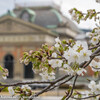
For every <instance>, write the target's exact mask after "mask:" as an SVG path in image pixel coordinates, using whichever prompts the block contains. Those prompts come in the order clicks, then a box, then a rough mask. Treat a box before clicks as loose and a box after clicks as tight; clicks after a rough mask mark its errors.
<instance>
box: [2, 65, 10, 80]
mask: <svg viewBox="0 0 100 100" xmlns="http://www.w3.org/2000/svg"><path fill="white" fill-rule="evenodd" d="M0 73H1V76H2V78H3V79H4V80H5V79H7V76H8V70H7V69H6V68H3V67H1V66H0Z"/></svg>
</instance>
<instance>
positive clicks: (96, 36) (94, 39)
mask: <svg viewBox="0 0 100 100" xmlns="http://www.w3.org/2000/svg"><path fill="white" fill-rule="evenodd" d="M86 36H87V37H89V38H90V39H91V41H90V42H91V44H92V45H97V44H99V43H100V29H99V28H97V29H94V31H93V32H87V33H86Z"/></svg>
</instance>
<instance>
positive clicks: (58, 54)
mask: <svg viewBox="0 0 100 100" xmlns="http://www.w3.org/2000/svg"><path fill="white" fill-rule="evenodd" d="M97 2H99V3H100V0H97ZM69 12H70V14H71V15H72V18H73V19H74V20H75V21H76V22H77V23H80V22H81V20H84V21H86V20H87V19H90V20H91V19H94V21H97V20H98V23H97V24H96V27H95V28H94V29H93V30H92V32H88V33H86V36H87V37H88V38H89V39H90V41H89V42H88V43H87V42H86V41H79V40H78V41H75V40H72V39H68V40H62V41H61V40H60V39H59V37H57V38H56V39H55V44H54V45H53V46H52V47H51V48H50V47H49V46H48V45H47V44H44V45H42V48H41V49H39V50H38V51H33V50H30V51H29V52H24V54H23V57H22V58H21V59H20V61H21V63H24V64H26V65H27V64H28V63H29V62H32V64H33V70H34V71H39V72H40V76H41V77H42V81H31V82H20V83H11V84H2V83H0V86H2V88H0V91H2V90H3V89H4V88H6V87H8V91H9V93H10V94H11V95H12V96H14V95H15V94H16V93H17V94H19V95H18V96H19V99H21V98H24V99H25V100H26V99H28V100H32V99H34V98H35V97H37V96H39V95H41V94H42V93H44V92H48V91H50V90H53V89H54V88H56V87H58V86H60V85H62V84H64V83H67V82H69V81H70V80H72V79H74V81H73V84H72V85H70V86H69V89H68V90H67V91H66V92H65V95H64V96H63V98H62V100H68V99H70V98H71V99H72V100H81V99H83V100H84V99H88V98H91V100H92V99H93V100H99V96H100V82H99V83H96V82H95V81H94V80H89V83H88V88H89V89H90V91H83V92H80V91H78V90H74V89H75V84H76V82H77V78H78V77H83V76H84V75H85V74H86V73H88V71H87V70H86V68H87V67H89V66H90V67H91V69H92V71H93V72H94V75H98V74H99V71H100V16H99V15H100V12H96V11H95V9H90V10H87V13H83V12H81V11H79V10H77V9H76V8H73V9H71V10H70V11H69ZM57 68H59V70H63V71H64V72H65V73H66V74H65V75H64V76H61V77H59V78H58V79H56V78H55V73H56V69H57ZM0 71H1V73H2V78H4V79H6V76H7V75H8V71H7V69H4V68H2V67H0ZM28 84H49V85H48V86H47V87H46V88H44V89H43V90H41V91H40V92H34V91H33V90H31V87H30V86H28ZM21 85H22V86H21Z"/></svg>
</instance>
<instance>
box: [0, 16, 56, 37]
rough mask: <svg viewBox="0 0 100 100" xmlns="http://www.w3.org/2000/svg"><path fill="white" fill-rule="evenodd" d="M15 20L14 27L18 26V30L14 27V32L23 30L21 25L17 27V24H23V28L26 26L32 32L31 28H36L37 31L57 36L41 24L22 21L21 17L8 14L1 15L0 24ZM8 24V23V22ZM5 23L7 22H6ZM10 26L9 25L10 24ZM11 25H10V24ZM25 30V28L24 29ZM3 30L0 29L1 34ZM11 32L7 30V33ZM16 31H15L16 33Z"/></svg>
mask: <svg viewBox="0 0 100 100" xmlns="http://www.w3.org/2000/svg"><path fill="white" fill-rule="evenodd" d="M6 21H7V22H9V21H10V22H11V21H12V22H15V23H16V24H17V25H16V26H15V27H17V26H18V28H20V30H15V29H13V30H14V33H15V31H16V32H17V31H18V32H19V33H20V32H21V31H24V30H23V29H21V27H19V25H20V26H21V25H22V26H23V27H24V28H25V29H26V28H30V32H32V30H34V29H35V30H36V31H39V33H40V32H42V33H45V34H49V35H52V36H57V35H56V34H55V33H53V32H51V31H50V30H49V29H45V28H43V27H41V26H38V25H36V24H32V23H29V22H25V21H23V20H21V19H19V18H14V17H12V16H9V15H7V16H3V17H1V18H0V24H4V22H6ZM8 24H9V23H8ZM6 25H7V24H6ZM10 26H11V25H10ZM11 27H12V26H11ZM0 29H2V26H1V27H0ZM7 29H8V28H6V29H5V30H3V32H4V33H5V32H6V30H7ZM26 30H27V29H26ZM26 30H25V32H26ZM3 32H1V31H0V34H2V33H3ZM9 32H10V33H11V32H12V31H7V33H9ZM18 32H17V33H18ZM25 32H24V33H25ZM28 33H29V31H28V32H27V34H28Z"/></svg>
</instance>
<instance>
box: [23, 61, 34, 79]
mask: <svg viewBox="0 0 100 100" xmlns="http://www.w3.org/2000/svg"><path fill="white" fill-rule="evenodd" d="M24 78H34V72H33V70H32V63H31V62H30V63H29V64H28V65H24Z"/></svg>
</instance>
